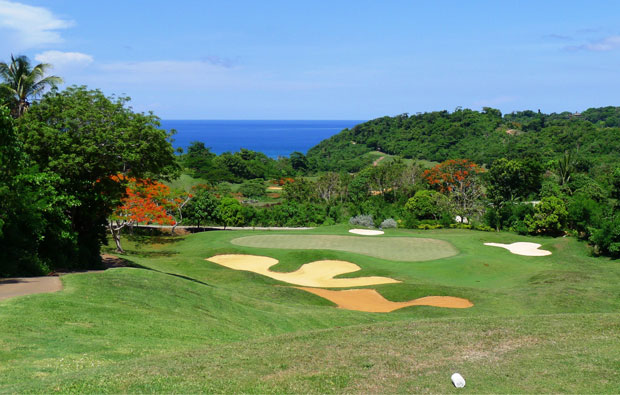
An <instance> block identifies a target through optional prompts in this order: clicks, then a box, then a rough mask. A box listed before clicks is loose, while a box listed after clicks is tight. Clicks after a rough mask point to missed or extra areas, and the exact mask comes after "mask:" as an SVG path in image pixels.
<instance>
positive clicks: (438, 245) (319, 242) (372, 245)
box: [231, 235, 458, 262]
mask: <svg viewBox="0 0 620 395" xmlns="http://www.w3.org/2000/svg"><path fill="white" fill-rule="evenodd" d="M231 243H232V244H235V245H239V246H245V247H258V248H279V249H298V250H332V251H345V252H353V253H356V254H362V255H367V256H371V257H375V258H382V259H387V260H390V261H402V262H418V261H430V260H434V259H440V258H447V257H449V256H453V255H456V254H458V251H457V249H456V248H454V246H453V245H452V244H450V243H448V242H447V241H444V240H436V239H428V238H417V237H381V236H361V237H357V236H338V235H260V236H246V237H240V238H237V239H233V240H231Z"/></svg>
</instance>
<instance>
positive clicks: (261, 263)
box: [206, 254, 400, 288]
mask: <svg viewBox="0 0 620 395" xmlns="http://www.w3.org/2000/svg"><path fill="white" fill-rule="evenodd" d="M206 260H207V261H209V262H213V263H217V264H218V265H222V266H225V267H227V268H230V269H234V270H244V271H248V272H253V273H257V274H261V275H263V276H267V277H270V278H273V279H274V280H278V281H284V282H287V283H289V284H295V285H302V286H305V287H327V288H344V287H362V286H366V285H377V284H391V283H399V282H400V281H398V280H394V279H393V278H389V277H377V276H372V277H356V278H334V277H335V276H338V275H341V274H345V273H352V272H356V271H358V270H361V268H360V267H359V266H357V265H356V264H354V263H351V262H347V261H333V260H325V261H315V262H310V263H306V264H305V265H303V266H302V267H300V268H299V269H298V270H296V271H294V272H290V273H282V272H273V271H271V270H269V268H270V267H271V266H273V265H275V264H277V263H278V260H277V259H274V258H270V257H267V256H258V255H242V254H227V255H216V256H212V257H211V258H207V259H206Z"/></svg>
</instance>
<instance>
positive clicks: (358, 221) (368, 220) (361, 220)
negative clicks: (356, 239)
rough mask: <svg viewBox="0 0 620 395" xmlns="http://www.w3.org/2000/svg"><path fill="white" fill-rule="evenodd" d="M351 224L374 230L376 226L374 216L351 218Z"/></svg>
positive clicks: (361, 215)
mask: <svg viewBox="0 0 620 395" xmlns="http://www.w3.org/2000/svg"><path fill="white" fill-rule="evenodd" d="M349 223H350V224H351V225H359V226H365V227H367V228H373V227H374V226H375V221H374V220H373V219H372V215H363V214H360V215H356V216H355V217H351V219H350V220H349Z"/></svg>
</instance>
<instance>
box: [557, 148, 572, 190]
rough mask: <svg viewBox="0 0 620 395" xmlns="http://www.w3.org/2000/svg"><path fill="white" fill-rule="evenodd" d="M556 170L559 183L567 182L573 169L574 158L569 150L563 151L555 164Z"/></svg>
mask: <svg viewBox="0 0 620 395" xmlns="http://www.w3.org/2000/svg"><path fill="white" fill-rule="evenodd" d="M556 171H557V174H558V177H559V179H560V185H565V184H568V182H569V181H570V177H571V175H572V174H573V172H574V171H575V160H574V158H573V156H572V155H571V153H570V151H564V155H562V157H561V158H560V159H559V160H558V162H557V164H556Z"/></svg>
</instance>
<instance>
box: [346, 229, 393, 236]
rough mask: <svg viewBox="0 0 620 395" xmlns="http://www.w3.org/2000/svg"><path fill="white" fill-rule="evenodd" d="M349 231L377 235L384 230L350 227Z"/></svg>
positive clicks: (364, 234)
mask: <svg viewBox="0 0 620 395" xmlns="http://www.w3.org/2000/svg"><path fill="white" fill-rule="evenodd" d="M349 233H353V234H356V235H363V236H378V235H382V234H384V233H385V232H383V231H382V230H372V229H350V230H349Z"/></svg>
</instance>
